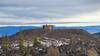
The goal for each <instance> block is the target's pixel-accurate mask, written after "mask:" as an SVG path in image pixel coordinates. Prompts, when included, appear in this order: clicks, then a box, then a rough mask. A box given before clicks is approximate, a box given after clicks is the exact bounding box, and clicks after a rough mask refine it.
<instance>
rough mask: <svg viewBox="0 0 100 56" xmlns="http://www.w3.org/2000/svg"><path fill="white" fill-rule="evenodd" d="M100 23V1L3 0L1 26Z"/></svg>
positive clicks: (0, 1) (1, 4) (90, 24)
mask: <svg viewBox="0 0 100 56" xmlns="http://www.w3.org/2000/svg"><path fill="white" fill-rule="evenodd" d="M45 23H48V24H50V23H51V24H56V25H59V26H62V25H63V26H65V25H66V26H92V25H96V26H100V0H0V26H7V25H21V26H22V25H41V24H45Z"/></svg>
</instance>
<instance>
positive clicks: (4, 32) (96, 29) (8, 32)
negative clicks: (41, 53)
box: [0, 26, 100, 36]
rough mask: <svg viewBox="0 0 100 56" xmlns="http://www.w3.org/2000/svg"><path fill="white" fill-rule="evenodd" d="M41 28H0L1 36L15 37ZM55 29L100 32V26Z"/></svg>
mask: <svg viewBox="0 0 100 56" xmlns="http://www.w3.org/2000/svg"><path fill="white" fill-rule="evenodd" d="M34 28H40V27H37V26H8V27H0V36H2V35H13V34H16V33H17V32H19V31H22V30H27V29H34ZM55 29H84V30H86V31H88V32H90V33H97V32H100V26H86V27H66V26H64V27H55Z"/></svg>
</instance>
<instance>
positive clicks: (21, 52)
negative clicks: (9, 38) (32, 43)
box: [19, 33, 26, 56]
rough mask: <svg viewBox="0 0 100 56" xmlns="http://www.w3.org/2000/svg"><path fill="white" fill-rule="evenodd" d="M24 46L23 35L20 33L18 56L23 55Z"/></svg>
mask: <svg viewBox="0 0 100 56" xmlns="http://www.w3.org/2000/svg"><path fill="white" fill-rule="evenodd" d="M25 49H26V48H25V46H24V35H23V33H20V37H19V51H20V55H21V56H24V55H25V52H26V50H25Z"/></svg>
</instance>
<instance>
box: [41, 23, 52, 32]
mask: <svg viewBox="0 0 100 56" xmlns="http://www.w3.org/2000/svg"><path fill="white" fill-rule="evenodd" d="M53 29H54V25H50V24H46V25H43V30H46V31H52V30H53Z"/></svg>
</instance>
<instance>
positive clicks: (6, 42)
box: [2, 35, 10, 56]
mask: <svg viewBox="0 0 100 56" xmlns="http://www.w3.org/2000/svg"><path fill="white" fill-rule="evenodd" d="M2 41H3V45H2V49H3V50H4V54H5V55H6V56H8V55H9V54H8V52H9V49H10V45H9V38H8V36H6V35H5V36H3V38H2Z"/></svg>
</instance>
